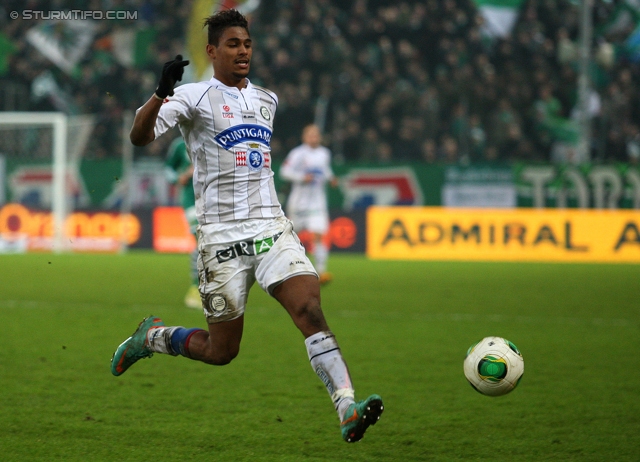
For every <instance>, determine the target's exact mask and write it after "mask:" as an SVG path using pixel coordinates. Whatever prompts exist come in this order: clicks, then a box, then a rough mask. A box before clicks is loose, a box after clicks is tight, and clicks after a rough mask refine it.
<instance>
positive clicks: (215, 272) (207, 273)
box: [111, 245, 255, 375]
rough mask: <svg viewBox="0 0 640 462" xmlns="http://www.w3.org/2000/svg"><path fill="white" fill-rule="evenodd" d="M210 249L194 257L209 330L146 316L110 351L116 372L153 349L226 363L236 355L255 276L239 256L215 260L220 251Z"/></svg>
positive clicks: (150, 353) (113, 371)
mask: <svg viewBox="0 0 640 462" xmlns="http://www.w3.org/2000/svg"><path fill="white" fill-rule="evenodd" d="M213 247H214V246H209V247H208V248H206V249H205V251H204V252H201V255H203V254H204V255H207V258H206V259H203V258H199V259H198V269H199V272H200V283H201V284H200V292H201V294H202V300H203V302H202V305H203V309H204V313H205V316H206V319H207V324H208V330H204V329H200V328H185V327H182V326H165V325H164V323H163V322H162V320H161V319H160V318H158V317H149V318H146V319H145V320H144V321H143V322H142V323H140V325H139V327H138V329H137V330H136V332H134V334H133V335H132V336H131V337H129V338H128V339H127V340H125V341H124V342H123V343H122V344H121V345H120V346H119V347H118V349H117V350H116V352H115V353H114V356H113V358H112V364H111V372H112V373H113V374H114V375H121V374H123V373H124V372H125V371H126V370H127V369H128V368H129V367H130V366H131V365H133V364H134V363H135V362H136V361H138V360H140V359H142V358H147V357H150V356H152V355H153V354H154V353H162V354H169V355H172V356H177V355H182V356H184V357H186V358H189V359H194V360H198V361H202V362H205V363H207V364H214V365H224V364H228V363H229V362H231V360H233V359H234V358H235V357H236V356H237V355H238V352H239V350H240V342H241V340H242V331H243V326H244V309H245V306H246V302H247V297H248V293H249V289H250V288H251V286H252V285H253V283H254V281H255V277H254V275H253V269H252V267H251V266H249V265H247V264H246V263H245V262H243V260H242V259H240V258H236V259H231V260H229V261H226V262H222V263H220V262H218V261H217V259H216V258H215V255H216V253H217V251H218V250H220V249H219V248H213ZM220 247H222V248H226V247H225V246H224V245H222V246H220ZM212 256H213V257H212Z"/></svg>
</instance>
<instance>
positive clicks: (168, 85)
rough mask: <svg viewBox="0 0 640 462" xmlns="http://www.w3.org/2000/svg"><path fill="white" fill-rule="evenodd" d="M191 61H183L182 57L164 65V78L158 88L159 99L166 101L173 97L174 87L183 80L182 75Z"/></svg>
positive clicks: (179, 56) (161, 78)
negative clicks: (168, 97)
mask: <svg viewBox="0 0 640 462" xmlns="http://www.w3.org/2000/svg"><path fill="white" fill-rule="evenodd" d="M188 64H189V61H183V60H182V55H178V56H176V59H174V60H173V61H169V62H168V63H164V66H162V76H161V77H160V82H159V83H158V88H156V95H157V96H158V98H161V99H165V98H166V97H167V96H173V86H174V85H175V84H176V82H179V81H180V80H182V74H183V72H184V66H186V65H188Z"/></svg>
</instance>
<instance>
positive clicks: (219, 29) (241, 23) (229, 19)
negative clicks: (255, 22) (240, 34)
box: [203, 9, 249, 47]
mask: <svg viewBox="0 0 640 462" xmlns="http://www.w3.org/2000/svg"><path fill="white" fill-rule="evenodd" d="M205 26H206V27H207V41H208V43H209V45H213V46H216V47H217V46H218V42H219V41H220V37H222V33H223V32H224V31H225V29H227V28H228V27H244V28H245V29H246V31H247V33H248V32H249V22H248V21H247V18H245V17H244V15H243V14H242V13H240V12H239V11H238V10H234V9H228V10H222V11H218V12H217V13H215V14H213V15H211V16H209V17H208V18H207V19H205V20H204V25H203V27H205Z"/></svg>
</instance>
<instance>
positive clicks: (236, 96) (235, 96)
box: [224, 91, 238, 99]
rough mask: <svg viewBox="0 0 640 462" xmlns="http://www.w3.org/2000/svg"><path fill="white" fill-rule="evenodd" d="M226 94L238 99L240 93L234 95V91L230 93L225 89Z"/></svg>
mask: <svg viewBox="0 0 640 462" xmlns="http://www.w3.org/2000/svg"><path fill="white" fill-rule="evenodd" d="M224 94H225V95H227V96H231V97H232V98H233V99H238V95H234V94H233V93H229V92H228V91H225V92H224Z"/></svg>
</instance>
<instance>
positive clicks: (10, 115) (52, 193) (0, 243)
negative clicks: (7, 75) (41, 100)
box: [0, 112, 95, 252]
mask: <svg viewBox="0 0 640 462" xmlns="http://www.w3.org/2000/svg"><path fill="white" fill-rule="evenodd" d="M94 126H95V121H94V119H93V117H92V116H78V117H68V116H66V115H65V114H63V113H58V112H0V251H24V250H52V251H54V252H63V251H68V250H74V245H73V239H71V238H70V235H69V234H70V233H69V232H68V231H69V230H68V227H69V223H68V222H67V217H68V216H69V214H70V213H71V212H73V210H74V209H75V208H76V207H82V206H85V205H87V204H86V203H85V201H86V197H87V195H86V194H84V193H85V192H86V191H83V188H84V185H83V183H82V180H81V176H80V174H79V169H80V160H81V158H82V155H83V152H84V150H85V148H86V146H87V143H88V141H89V138H90V136H91V132H92V130H93V127H94Z"/></svg>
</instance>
